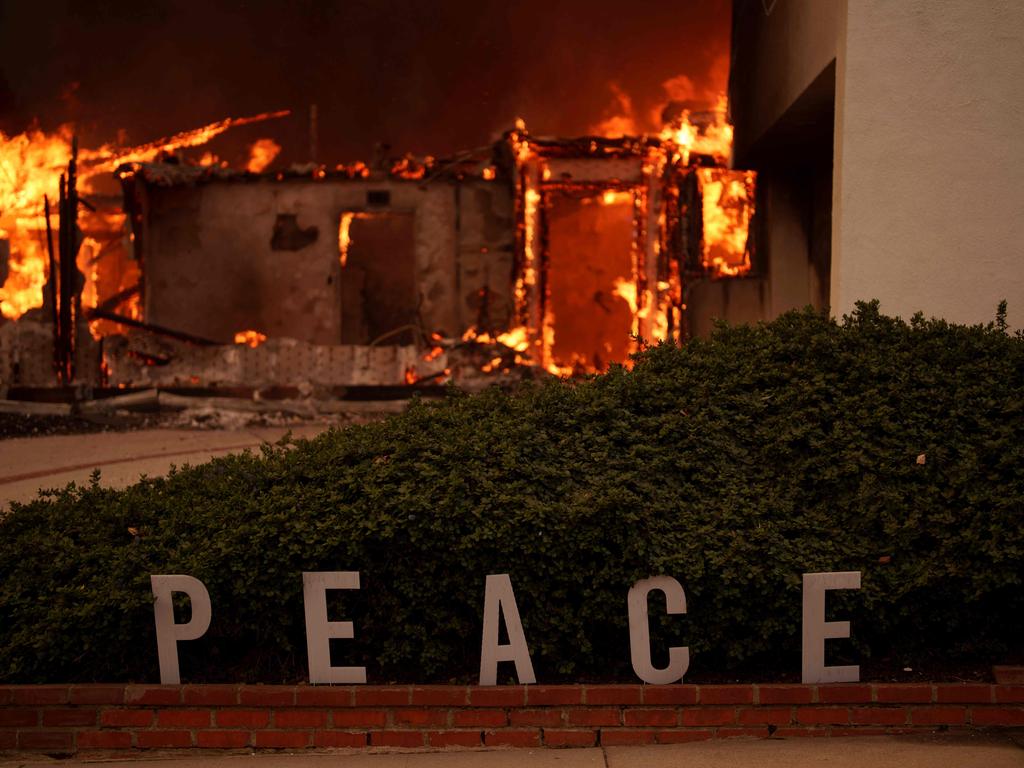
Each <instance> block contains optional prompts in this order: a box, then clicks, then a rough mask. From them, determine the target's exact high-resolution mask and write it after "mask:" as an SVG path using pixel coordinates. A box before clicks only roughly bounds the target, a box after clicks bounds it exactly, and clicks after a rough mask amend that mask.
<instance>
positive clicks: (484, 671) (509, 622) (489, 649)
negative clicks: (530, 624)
mask: <svg viewBox="0 0 1024 768" xmlns="http://www.w3.org/2000/svg"><path fill="white" fill-rule="evenodd" d="M499 614H504V616H505V627H506V628H507V629H508V645H498V618H499ZM499 661H512V662H515V665H516V675H517V676H518V677H519V682H520V683H521V684H523V683H525V684H529V683H535V682H537V678H536V677H535V676H534V674H533V662H532V661H530V649H529V648H528V647H527V645H526V634H525V633H524V632H523V623H522V622H521V621H520V620H519V608H518V607H517V606H516V596H515V593H514V592H513V591H512V580H511V579H510V578H509V577H508V574H507V573H500V574H492V575H490V576H488V577H487V583H486V586H485V587H484V634H483V642H482V643H481V645H480V685H497V682H498V662H499Z"/></svg>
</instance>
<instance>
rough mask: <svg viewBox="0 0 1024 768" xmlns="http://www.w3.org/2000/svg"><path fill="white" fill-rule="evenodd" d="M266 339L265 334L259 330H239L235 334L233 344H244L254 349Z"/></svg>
mask: <svg viewBox="0 0 1024 768" xmlns="http://www.w3.org/2000/svg"><path fill="white" fill-rule="evenodd" d="M266 340H267V335H266V334H265V333H260V332H259V331H239V332H238V333H236V334H235V344H245V345H246V346H249V347H252V348H253V349H256V347H258V346H259V345H260V344H262V343H263V342H264V341H266Z"/></svg>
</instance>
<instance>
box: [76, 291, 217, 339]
mask: <svg viewBox="0 0 1024 768" xmlns="http://www.w3.org/2000/svg"><path fill="white" fill-rule="evenodd" d="M135 290H136V291H137V290H138V288H137V287H136V289H135ZM86 315H87V319H88V320H109V321H110V322H112V323H117V324H119V325H125V326H128V327H129V328H138V329H139V330H142V331H149V332H150V333H155V334H157V335H158V336H167V337H169V338H172V339H177V340H178V341H183V342H185V343H186V344H195V345H197V346H200V347H216V346H220V344H221V342H219V341H212V340H211V339H204V338H203V337H202V336H193V335H192V334H191V333H185V332H184V331H176V330H174V329H173V328H165V327H164V326H162V325H156V324H154V323H147V322H144V321H142V320H135V319H134V318H131V317H127V316H126V315H119V314H118V313H117V312H111V311H110V310H107V309H104V308H103V307H96V308H95V309H92V310H89V311H88V312H87V313H86Z"/></svg>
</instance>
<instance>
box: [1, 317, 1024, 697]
mask: <svg viewBox="0 0 1024 768" xmlns="http://www.w3.org/2000/svg"><path fill="white" fill-rule="evenodd" d="M1022 411H1024V339H1022V338H1021V337H1020V335H1016V336H1014V335H1009V334H1007V333H1006V332H1005V329H1004V328H1003V327H1002V326H1001V324H992V325H989V326H987V327H980V326H978V327H964V326H957V325H951V324H947V323H945V322H941V321H925V320H923V319H922V318H921V317H915V318H914V319H913V320H912V321H911V322H910V323H905V322H903V321H901V320H898V319H892V318H888V317H885V316H882V315H880V314H879V312H878V308H877V304H868V305H859V307H858V309H857V311H856V312H855V313H854V315H853V316H851V317H848V318H844V321H843V322H842V323H841V324H839V323H836V322H834V321H831V320H829V319H827V318H825V317H822V316H821V315H819V314H816V313H813V312H811V311H810V310H808V311H805V312H799V313H798V312H793V313H789V314H786V315H784V316H782V317H781V318H779V319H778V320H776V321H774V322H772V323H768V324H762V325H758V326H756V327H735V328H731V327H721V328H719V329H718V330H717V332H716V333H715V334H714V335H713V337H712V338H710V339H708V340H703V341H700V340H698V341H694V342H692V343H690V344H688V345H686V347H685V348H683V349H677V348H673V347H672V346H670V345H661V346H658V347H655V348H651V349H648V350H645V351H644V352H642V353H641V354H640V355H638V356H637V358H636V360H635V367H634V368H633V370H632V371H626V370H624V369H621V368H614V369H613V370H611V371H610V372H609V373H607V374H605V375H601V376H596V377H593V378H591V379H588V380H584V381H579V382H566V381H548V382H544V383H540V384H532V385H527V386H525V387H523V388H522V389H521V390H519V391H517V392H514V393H512V394H507V393H504V392H501V391H498V390H493V391H488V392H485V393H483V394H481V395H476V396H466V395H463V394H459V393H457V392H454V391H453V392H452V394H451V395H450V396H449V397H448V398H447V399H445V400H444V401H442V402H439V403H416V404H414V405H413V406H412V407H411V408H410V409H409V411H408V412H407V413H404V414H402V415H399V416H395V417H393V418H390V419H388V420H386V421H383V422H379V423H374V424H369V425H364V426H357V427H349V428H347V429H344V430H333V431H330V432H328V433H326V434H323V435H321V436H320V437H317V438H316V439H313V440H309V441H297V442H294V443H292V442H287V443H282V444H279V445H274V446H269V445H268V446H266V447H265V448H264V449H263V451H262V455H251V454H245V455H240V456H230V457H226V458H221V459H216V460H214V461H211V462H209V463H208V464H204V465H201V466H196V467H185V468H183V469H180V470H178V471H175V472H172V473H171V474H170V475H169V476H168V477H166V478H161V479H147V480H144V481H143V482H140V483H138V484H136V485H134V486H132V487H130V488H127V489H125V490H121V491H114V490H108V489H104V488H101V487H100V486H99V485H98V484H96V483H95V482H94V483H92V484H91V485H89V486H87V487H75V486H69V487H67V488H65V489H63V490H58V491H51V492H48V493H46V494H44V495H43V497H42V498H41V499H39V500H37V501H35V502H32V503H30V504H27V505H15V506H14V507H13V509H12V511H11V512H10V513H9V514H8V515H6V517H4V519H3V520H2V521H0V576H2V588H0V679H3V680H5V681H26V682H44V681H90V680H103V681H115V680H156V679H157V677H158V674H157V661H156V643H155V638H154V631H153V613H152V597H151V593H150V586H149V576H150V574H153V573H184V574H190V575H193V576H195V577H197V578H199V579H201V580H202V581H203V582H204V583H205V584H206V585H207V587H208V589H209V591H210V595H211V598H212V601H213V623H212V625H211V627H210V630H209V632H208V634H207V635H206V637H205V638H203V639H201V640H198V641H194V642H189V643H182V644H180V645H179V648H180V653H181V659H182V661H181V668H182V677H183V679H186V680H189V681H202V680H207V681H216V680H261V681H266V682H282V681H288V680H301V679H303V678H304V677H305V676H306V657H305V628H304V620H303V606H302V577H301V573H302V572H303V571H313V570H358V571H360V572H361V577H362V589H361V590H359V591H358V592H338V593H332V600H331V602H330V603H329V609H330V612H331V618H332V619H335V620H339V619H342V618H345V619H352V620H354V621H355V631H356V638H355V640H352V641H342V642H339V643H337V645H338V648H337V649H336V651H337V653H336V657H335V663H336V664H365V665H366V666H367V667H368V675H369V679H370V681H371V682H374V681H376V682H388V681H398V680H401V681H415V682H427V681H447V680H460V681H461V680H472V679H474V678H475V675H476V671H477V668H478V664H479V652H480V651H479V647H480V635H481V616H482V611H483V587H484V577H485V576H486V575H487V574H490V573H506V572H507V573H509V574H510V575H511V579H512V583H513V586H514V588H515V592H516V598H517V602H518V605H519V609H520V612H521V614H522V617H523V623H524V626H525V630H526V636H527V639H528V641H529V644H530V649H531V652H532V655H533V660H534V665H535V667H536V670H537V674H538V677H539V679H540V680H542V681H558V680H566V679H577V680H579V679H588V678H593V677H599V678H602V679H616V678H618V679H623V680H630V679H633V677H632V673H631V670H630V666H629V648H628V631H627V612H626V593H627V591H628V589H629V587H630V585H631V584H632V583H633V582H634V581H635V580H637V579H640V578H644V577H647V576H651V575H656V574H667V575H671V576H674V577H675V578H677V579H678V580H679V581H680V582H681V583H682V584H683V586H684V588H685V589H686V592H687V598H688V608H689V612H688V614H687V615H686V616H682V617H667V616H665V615H664V604H663V603H661V605H660V607H659V601H658V600H652V602H651V606H652V621H653V623H654V624H655V625H656V626H655V632H654V634H655V636H656V644H658V645H659V646H660V645H662V644H668V643H670V642H671V643H672V644H685V645H688V646H689V647H690V651H691V659H692V661H691V672H692V673H695V674H696V673H698V672H726V671H730V670H737V669H739V670H742V669H757V670H759V671H760V672H762V673H763V672H765V671H769V670H780V669H792V670H796V669H799V652H800V648H799V646H800V611H801V609H800V600H801V574H802V573H805V572H811V571H824V570H859V571H862V572H863V586H862V589H860V590H859V591H855V592H854V591H850V592H836V593H830V597H829V607H830V611H835V612H837V613H838V614H839V615H841V616H842V617H843V618H849V619H851V620H852V622H853V638H852V640H851V641H832V642H830V643H829V646H830V647H831V646H835V647H836V648H837V649H838V652H839V653H840V654H842V655H846V656H852V657H855V658H859V659H861V660H864V659H867V658H870V657H872V656H875V657H877V656H881V655H891V654H897V655H899V657H900V658H915V657H917V656H919V655H921V654H927V653H932V654H936V655H938V656H941V657H946V658H949V659H961V660H964V659H966V660H985V659H989V658H992V657H1005V655H1006V654H1008V653H1013V652H1014V651H1016V653H1019V643H1020V638H1021V637H1022V636H1024V589H1022V575H1024V526H1022V509H1024V412H1022ZM656 661H657V658H656ZM830 661H831V660H830ZM501 672H502V677H501V678H500V679H506V677H505V675H507V674H509V673H511V667H510V666H509V667H508V668H507V669H506V668H505V667H502V670H501Z"/></svg>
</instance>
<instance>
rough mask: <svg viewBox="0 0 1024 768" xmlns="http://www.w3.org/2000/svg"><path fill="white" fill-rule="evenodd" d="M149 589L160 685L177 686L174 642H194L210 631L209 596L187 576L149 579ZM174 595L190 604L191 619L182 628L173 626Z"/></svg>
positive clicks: (175, 646) (176, 656)
mask: <svg viewBox="0 0 1024 768" xmlns="http://www.w3.org/2000/svg"><path fill="white" fill-rule="evenodd" d="M149 583H150V585H151V586H152V589H153V597H154V598H155V599H154V601H153V615H154V617H155V618H156V654H157V658H159V660H160V682H161V683H162V684H163V685H177V684H178V683H180V682H181V677H180V675H179V674H178V641H179V640H197V639H198V638H200V637H202V636H203V635H204V634H206V630H208V629H209V628H210V616H211V615H212V610H211V608H210V593H209V592H207V591H206V586H205V585H204V584H203V582H201V581H200V580H199V579H196V578H193V577H191V576H150V577H149ZM174 592H184V593H185V594H186V595H188V598H189V600H190V601H191V602H192V618H191V619H189V620H188V622H186V623H185V624H175V623H174V598H173V593H174Z"/></svg>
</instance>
